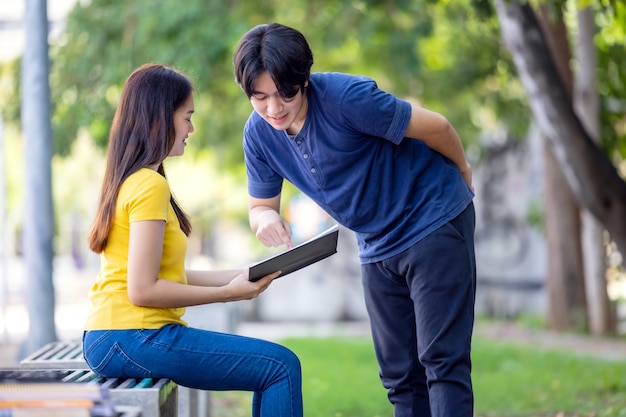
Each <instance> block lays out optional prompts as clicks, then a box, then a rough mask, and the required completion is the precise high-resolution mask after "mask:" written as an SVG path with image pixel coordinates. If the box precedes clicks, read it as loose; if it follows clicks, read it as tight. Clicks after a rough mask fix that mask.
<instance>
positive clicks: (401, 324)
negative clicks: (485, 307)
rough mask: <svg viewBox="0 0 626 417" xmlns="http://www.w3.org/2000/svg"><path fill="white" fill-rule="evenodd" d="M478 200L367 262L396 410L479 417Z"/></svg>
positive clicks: (369, 298)
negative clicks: (474, 348) (475, 367)
mask: <svg viewBox="0 0 626 417" xmlns="http://www.w3.org/2000/svg"><path fill="white" fill-rule="evenodd" d="M474 225H475V214H474V207H473V205H472V204H470V205H469V206H468V208H467V209H465V211H464V212H463V213H461V214H460V215H459V216H458V217H456V218H455V219H453V220H452V221H450V222H448V223H447V224H445V225H443V226H442V227H441V228H439V229H438V230H436V231H435V232H433V233H432V234H430V235H429V236H427V237H426V238H425V239H423V240H422V241H420V242H418V243H417V244H415V245H414V246H413V247H411V248H409V249H407V250H406V251H404V252H403V253H400V254H399V255H396V256H393V257H391V258H389V259H385V260H383V261H380V262H376V263H371V264H365V265H362V272H363V283H364V290H365V302H366V306H367V310H368V314H369V316H370V324H371V327H372V335H373V341H374V348H375V351H376V357H377V359H378V363H379V366H380V377H381V381H382V383H383V385H384V386H385V388H387V393H388V394H387V395H388V398H389V401H390V402H391V403H392V404H393V406H394V417H471V416H473V409H474V396H473V390H472V381H471V375H470V372H471V360H470V348H471V339H472V329H473V326H474V304H475V295H476V264H475V255H474Z"/></svg>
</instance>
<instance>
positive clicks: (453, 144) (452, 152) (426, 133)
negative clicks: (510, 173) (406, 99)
mask: <svg viewBox="0 0 626 417" xmlns="http://www.w3.org/2000/svg"><path fill="white" fill-rule="evenodd" d="M405 136H406V137H409V138H414V139H419V140H421V141H422V142H424V143H425V144H426V146H428V147H429V148H431V149H433V150H434V151H437V152H438V153H440V154H441V155H443V156H445V157H446V158H448V159H449V160H450V161H452V162H453V163H454V164H455V165H456V166H457V167H458V168H459V171H460V172H461V175H462V176H463V179H464V180H465V182H466V183H467V184H468V185H469V186H470V187H471V188H472V190H473V189H474V187H473V186H472V166H471V165H470V164H469V162H467V159H466V158H465V151H464V150H463V144H462V142H461V138H460V137H459V135H458V134H457V132H456V130H454V127H453V126H452V125H451V124H450V122H448V120H447V119H446V118H445V117H444V116H442V115H441V114H439V113H435V112H433V111H430V110H427V109H424V108H422V107H417V106H412V108H411V120H410V121H409V126H408V127H407V130H406V134H405Z"/></svg>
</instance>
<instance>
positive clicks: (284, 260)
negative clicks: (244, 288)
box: [248, 225, 339, 282]
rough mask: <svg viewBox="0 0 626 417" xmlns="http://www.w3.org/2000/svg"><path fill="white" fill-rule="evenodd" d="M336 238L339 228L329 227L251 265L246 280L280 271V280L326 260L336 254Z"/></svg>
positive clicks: (257, 278)
mask: <svg viewBox="0 0 626 417" xmlns="http://www.w3.org/2000/svg"><path fill="white" fill-rule="evenodd" d="M338 237H339V226H338V225H334V226H332V227H329V228H328V229H326V230H325V231H323V232H322V233H320V234H318V235H317V236H315V237H313V238H311V239H309V240H307V241H306V242H304V243H301V244H299V245H298V246H294V247H293V248H291V249H289V250H286V251H285V252H282V253H279V254H278V255H274V256H272V257H269V258H267V259H265V260H263V261H261V262H258V263H256V264H253V265H251V266H250V274H249V277H248V279H249V280H250V281H253V282H254V281H258V280H259V279H261V278H263V277H264V276H266V275H268V274H271V273H272V272H276V271H282V273H281V274H280V275H279V276H278V277H279V278H280V277H283V276H285V275H287V274H291V273H292V272H295V271H298V270H300V269H302V268H304V267H307V266H309V265H312V264H314V263H316V262H319V261H321V260H322V259H326V258H328V257H329V256H331V255H333V254H335V253H337V239H338Z"/></svg>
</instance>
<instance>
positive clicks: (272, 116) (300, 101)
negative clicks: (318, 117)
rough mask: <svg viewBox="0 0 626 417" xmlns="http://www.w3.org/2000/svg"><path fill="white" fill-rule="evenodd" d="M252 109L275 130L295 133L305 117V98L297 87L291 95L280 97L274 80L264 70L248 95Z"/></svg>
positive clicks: (300, 127)
mask: <svg viewBox="0 0 626 417" xmlns="http://www.w3.org/2000/svg"><path fill="white" fill-rule="evenodd" d="M250 102H251V103H252V107H254V110H255V111H256V112H257V113H258V114H259V115H260V116H261V117H262V118H263V119H265V121H266V122H268V123H269V124H270V125H271V126H272V127H273V128H274V129H276V130H286V131H287V133H288V134H290V135H295V134H297V133H298V132H299V131H300V129H302V126H303V125H304V120H305V119H306V111H307V99H306V95H305V94H304V93H303V90H302V89H301V88H299V89H298V90H297V93H296V94H295V95H294V96H293V97H281V95H280V94H279V93H278V88H277V87H276V84H274V80H272V77H271V76H270V75H269V73H267V72H264V73H263V74H261V76H260V77H259V79H258V81H257V83H256V85H255V87H254V93H253V94H252V96H251V97H250Z"/></svg>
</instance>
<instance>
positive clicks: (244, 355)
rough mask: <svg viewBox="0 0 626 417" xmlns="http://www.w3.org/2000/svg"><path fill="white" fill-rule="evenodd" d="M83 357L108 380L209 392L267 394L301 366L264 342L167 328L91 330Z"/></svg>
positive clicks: (296, 375)
mask: <svg viewBox="0 0 626 417" xmlns="http://www.w3.org/2000/svg"><path fill="white" fill-rule="evenodd" d="M84 343H85V346H84V354H85V359H86V360H87V363H88V364H89V366H90V367H91V368H92V369H93V370H94V371H95V372H97V373H99V374H101V375H104V376H116V377H135V378H139V377H166V378H170V379H172V380H173V381H175V382H176V383H178V384H180V385H184V386H187V387H191V388H198V389H205V390H246V391H263V390H264V389H266V388H267V387H268V386H269V385H271V384H272V382H273V381H274V380H275V379H276V378H277V377H278V375H282V377H284V375H285V374H286V375H292V377H293V378H300V362H299V360H298V358H297V357H296V355H295V354H294V353H293V352H291V351H290V350H289V349H287V348H285V347H284V346H281V345H278V344H276V343H272V342H268V341H265V340H260V339H254V338H249V337H243V336H238V335H232V334H225V333H218V332H212V331H207V330H200V329H194V328H188V327H185V326H180V325H168V326H164V327H162V328H161V329H156V330H152V329H149V330H147V329H137V330H114V331H98V332H87V333H86V335H85V342H84Z"/></svg>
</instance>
